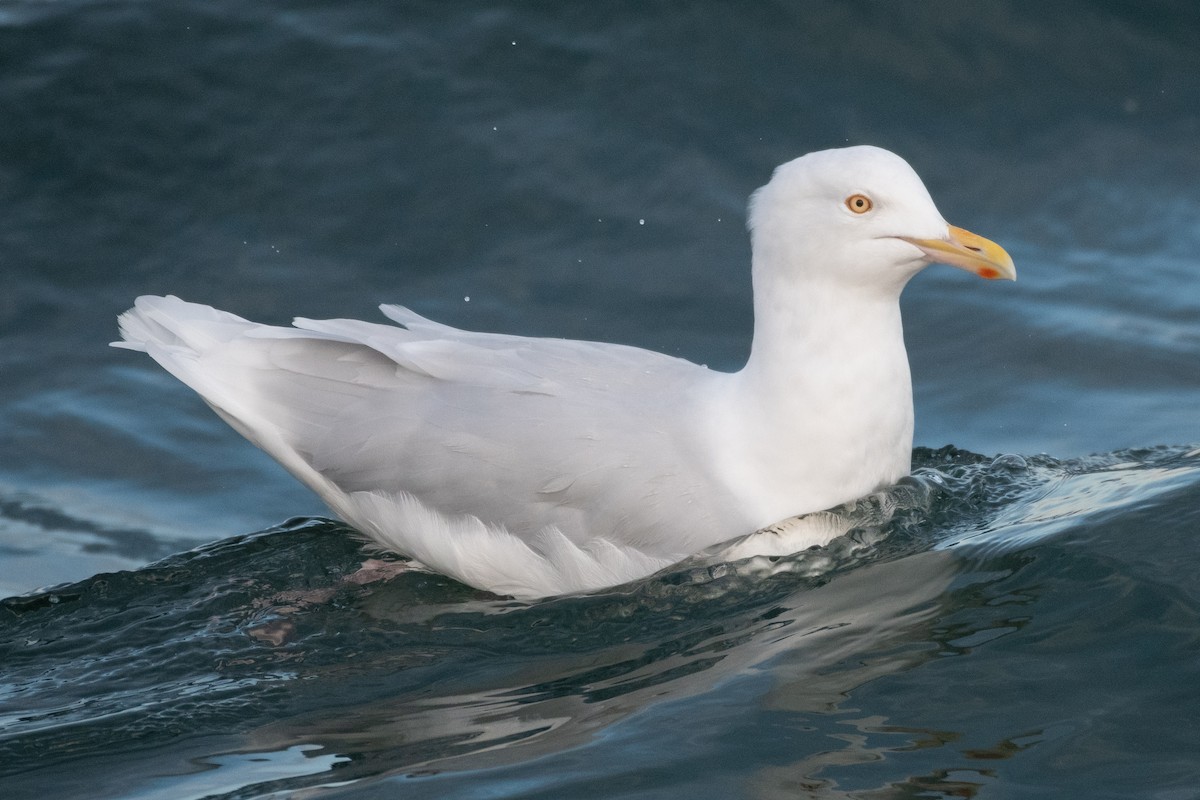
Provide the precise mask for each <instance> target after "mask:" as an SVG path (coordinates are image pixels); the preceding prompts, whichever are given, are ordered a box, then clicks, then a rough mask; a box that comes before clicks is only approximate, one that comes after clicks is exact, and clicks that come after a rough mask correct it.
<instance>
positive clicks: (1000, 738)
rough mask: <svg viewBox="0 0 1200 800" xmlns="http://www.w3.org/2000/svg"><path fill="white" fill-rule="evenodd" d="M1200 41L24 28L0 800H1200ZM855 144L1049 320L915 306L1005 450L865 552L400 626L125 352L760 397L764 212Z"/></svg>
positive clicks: (791, 26) (902, 498)
mask: <svg viewBox="0 0 1200 800" xmlns="http://www.w3.org/2000/svg"><path fill="white" fill-rule="evenodd" d="M1197 41H1200V13H1198V12H1197V10H1196V8H1195V6H1194V5H1193V4H1190V3H1168V2H1152V3H1137V4H1133V3H1130V4H1122V3H1112V2H1106V3H1082V2H1067V3H1059V4H1054V5H1051V6H1047V5H1044V4H1035V3H993V4H988V5H987V6H984V7H981V6H980V5H979V4H954V3H926V4H902V5H896V4H885V3H862V2H858V3H826V4H822V5H820V6H817V5H815V4H799V3H796V4H789V3H759V4H733V3H715V2H707V3H694V4H688V5H683V4H679V5H674V4H662V5H653V4H645V3H628V4H624V3H608V4H591V5H577V6H573V7H568V6H562V5H560V4H534V3H525V4H510V5H500V6H489V5H485V4H480V3H457V4H446V3H395V4H386V5H385V4H368V3H352V2H351V3H324V4H322V3H255V4H248V3H228V2H211V1H210V2H204V3H199V2H172V1H164V2H156V3H134V2H82V1H79V0H76V1H74V2H72V1H64V2H56V3H44V2H32V1H29V2H13V1H12V0H10V1H9V2H0V276H2V278H0V596H11V597H12V599H10V600H6V601H4V602H3V604H2V605H0V796H3V797H5V798H8V797H17V798H23V797H38V798H40V797H47V796H54V797H78V798H93V797H136V798H159V797H161V798H200V797H207V796H221V797H287V796H292V795H296V796H304V797H309V796H320V797H393V796H403V797H438V798H443V797H463V798H475V797H478V798H484V797H486V798H496V797H545V798H557V797H656V798H658V797H662V798H668V797H669V798H674V797H680V796H697V797H714V798H717V797H720V798H728V797H754V798H760V797H761V798H776V797H789V798H790V797H813V798H872V799H874V798H885V797H886V798H893V797H894V798H916V797H922V798H925V797H971V796H979V797H989V798H990V797H1003V798H1009V797H1022V798H1024V797H1046V798H1062V797H1089V798H1117V797H1121V798H1158V799H1160V800H1192V799H1194V798H1200V746H1197V741H1200V699H1198V697H1200V696H1198V695H1197V693H1196V690H1195V687H1196V686H1200V675H1197V673H1198V671H1200V619H1198V613H1200V583H1198V582H1197V579H1196V575H1197V574H1198V573H1200V544H1198V543H1197V540H1196V538H1197V534H1198V528H1200V525H1198V521H1200V520H1198V517H1197V508H1198V501H1200V454H1197V453H1196V452H1195V447H1196V445H1195V443H1197V442H1200V415H1198V414H1197V402H1196V400H1197V397H1198V390H1200V326H1198V321H1200V279H1198V277H1197V276H1198V275H1200V256H1198V255H1197V253H1198V252H1200V222H1198V221H1197V220H1200V191H1198V190H1197V185H1198V184H1197V179H1198V176H1200V147H1198V146H1197V145H1198V143H1200V49H1198V48H1197V47H1196V42H1197ZM847 143H852V144H858V143H871V144H877V145H880V146H883V147H887V148H889V149H892V150H895V151H896V152H898V153H900V154H901V155H903V156H904V157H905V158H907V159H908V160H909V161H910V162H911V163H912V164H913V165H914V167H915V168H916V169H917V171H918V172H919V173H920V174H921V175H922V176H923V177H924V178H925V180H926V183H927V185H928V186H929V188H930V190H931V193H932V194H933V196H934V198H935V200H936V201H937V203H938V205H939V208H940V209H941V211H942V212H943V214H944V215H945V216H946V217H947V219H949V220H950V221H951V222H953V223H955V224H958V225H961V226H963V227H966V228H969V229H971V230H974V231H976V232H978V233H981V234H983V235H986V236H988V237H990V238H993V239H995V240H997V241H999V242H1000V243H1001V244H1003V245H1004V246H1005V247H1006V248H1007V249H1008V250H1009V251H1010V252H1011V253H1012V254H1013V256H1014V258H1015V259H1016V262H1017V266H1018V270H1019V273H1020V280H1019V281H1018V283H1016V284H1015V285H1003V286H999V285H995V284H987V283H983V282H980V281H977V280H972V279H971V278H970V277H969V276H967V275H964V274H962V273H961V272H959V271H956V270H949V269H945V268H936V267H935V268H931V269H930V270H928V271H927V272H926V273H925V274H923V275H921V276H919V277H918V278H917V279H916V280H915V281H914V282H913V284H912V285H911V286H910V287H909V289H908V290H907V292H906V294H905V299H904V310H905V317H906V332H907V340H908V344H909V351H910V356H911V360H912V363H913V377H914V385H915V386H914V388H915V395H916V398H915V399H916V410H917V442H918V444H919V445H922V446H923V447H928V448H941V447H942V446H943V445H946V444H948V443H949V444H953V445H955V446H957V447H958V448H962V450H926V449H921V450H918V452H917V454H916V457H915V463H916V465H917V466H918V475H917V478H916V479H915V480H914V481H913V482H912V483H910V484H909V485H906V486H902V487H900V488H899V489H897V490H895V491H894V492H893V493H891V494H888V495H886V496H885V497H884V498H882V499H877V501H876V502H877V503H878V504H881V505H883V506H886V507H888V508H892V507H893V506H894V507H895V508H896V509H898V510H897V511H896V516H895V517H894V519H892V520H891V521H890V522H888V523H884V524H882V525H879V526H867V527H866V528H864V529H863V530H861V531H859V532H857V533H856V534H854V535H853V536H852V537H851V538H850V539H848V540H844V541H842V542H839V543H835V545H833V546H831V548H830V549H828V550H826V551H816V552H808V553H803V554H799V555H797V556H794V557H791V558H787V559H780V560H778V561H776V562H772V563H758V562H754V563H746V564H734V565H727V566H724V567H720V568H716V569H710V568H708V567H701V566H695V565H683V566H680V567H678V568H675V569H673V570H668V571H667V572H666V573H664V574H663V575H659V576H655V577H652V578H650V579H647V580H645V581H643V582H639V583H638V584H636V585H632V586H628V587H622V588H621V589H619V590H614V591H611V592H605V593H601V594H598V595H595V596H589V597H576V598H565V599H558V600H551V601H545V602H542V603H535V604H520V603H513V602H510V601H505V600H502V599H497V598H493V597H490V596H487V595H483V594H479V593H477V592H474V591H473V590H469V589H467V588H465V587H462V586H461V585H458V584H455V583H454V582H452V581H449V580H447V579H444V578H440V577H437V576H431V575H428V574H424V573H420V572H413V571H409V572H405V573H403V574H401V575H399V576H398V577H395V578H392V579H390V580H380V581H370V582H364V581H366V580H367V579H368V578H370V577H373V576H372V575H364V574H362V573H360V572H358V570H359V568H360V566H361V565H362V563H363V561H364V559H367V558H370V557H372V554H371V553H369V552H366V551H364V550H363V549H362V548H361V547H360V546H359V544H358V543H357V541H356V540H355V539H354V538H353V537H352V536H350V535H349V534H348V533H347V531H346V530H345V529H344V528H342V527H340V526H338V525H336V524H333V523H328V522H323V521H307V522H305V521H293V522H290V523H286V524H281V523H282V521H283V520H287V519H289V518H293V517H307V516H310V515H314V514H320V513H322V509H321V506H320V504H319V503H318V502H317V501H316V500H315V498H313V497H311V496H310V495H309V494H308V493H307V492H306V491H305V490H303V489H301V488H300V487H298V486H297V485H295V484H294V483H293V482H292V480H291V479H290V478H288V477H287V476H286V475H285V474H284V473H283V472H282V470H280V469H278V468H277V467H275V466H274V465H273V464H272V463H271V462H270V461H269V460H268V459H267V458H266V457H265V456H262V455H261V454H259V453H258V452H257V451H256V450H254V449H253V448H252V447H250V446H249V445H247V444H246V443H245V442H243V441H242V440H241V439H240V438H239V437H238V436H237V435H236V434H235V433H233V432H232V431H229V430H227V429H226V428H225V426H224V425H223V423H221V422H220V421H219V420H217V419H216V418H215V417H214V416H213V415H212V414H211V412H209V411H208V410H207V408H206V407H204V405H203V404H202V403H201V402H200V401H199V400H197V399H196V398H195V397H194V396H192V395H191V394H190V393H189V392H188V390H186V389H185V388H184V387H182V386H181V385H179V384H177V383H176V382H175V381H174V379H172V378H170V377H169V376H167V375H166V374H165V373H162V372H161V371H159V370H158V369H157V368H156V367H154V366H153V364H152V363H150V362H149V360H148V359H144V358H138V357H137V356H136V355H135V354H130V353H125V352H119V351H115V350H111V349H109V348H107V347H106V343H107V342H108V341H109V340H110V339H112V338H114V337H115V335H116V332H115V316H116V314H117V313H119V312H120V311H122V310H124V309H125V308H126V307H127V306H128V305H129V303H130V301H131V300H132V298H133V297H134V296H136V295H138V294H144V293H174V294H178V295H181V296H183V297H185V298H187V299H190V300H195V301H200V302H205V303H211V304H213V305H216V306H218V307H222V308H227V309H229V310H231V311H234V312H236V313H239V314H242V315H244V316H248V317H251V318H254V319H259V320H263V321H268V322H277V323H282V322H286V321H287V320H288V319H289V318H290V317H291V316H293V315H297V314H302V315H305V316H311V317H322V316H355V317H370V316H371V315H372V314H374V313H375V312H374V306H375V305H376V304H378V303H380V302H399V303H403V304H405V305H408V306H411V307H412V308H414V309H415V310H417V311H419V312H421V313H424V314H427V315H429V316H432V317H434V318H436V319H439V320H441V321H445V322H448V323H451V324H455V325H460V326H463V327H472V328H479V329H487V330H500V331H507V332H515V333H526V334H535V335H556V336H569V337H577V338H588V339H601V340H609V341H619V342H626V343H631V344H637V345H641V346H645V347H651V348H654V349H658V350H663V351H666V352H669V353H674V354H678V355H682V356H685V357H688V358H691V359H694V360H697V361H700V362H703V363H707V364H710V365H712V366H716V367H721V368H736V367H737V366H738V365H739V363H740V360H741V359H743V358H744V357H745V354H746V352H747V351H748V345H749V333H750V321H751V316H750V294H749V280H748V270H747V259H748V256H749V247H748V243H747V240H746V236H745V232H744V227H743V226H744V220H745V214H744V207H745V200H746V196H747V195H748V194H749V192H750V191H752V190H753V189H754V188H755V187H756V186H758V185H760V184H761V183H763V182H765V180H766V179H767V177H768V176H769V174H770V171H771V169H772V168H773V167H774V166H775V165H776V164H778V163H780V162H782V161H785V160H787V159H790V158H792V157H795V156H797V155H799V154H801V153H803V152H807V151H810V150H814V149H820V148H823V147H830V146H837V145H841V144H847ZM468 298H469V299H468ZM972 453H983V454H987V455H983V456H975V455H972ZM996 453H1006V454H1013V455H1006V456H1002V457H1000V458H996V457H994V455H993V454H996ZM1016 454H1019V455H1016ZM1042 454H1049V455H1042ZM250 531H263V532H262V533H257V534H249V535H247V532H250ZM191 548H199V549H195V550H192V549H191ZM189 551H190V552H189ZM180 553H182V555H180ZM148 565H149V566H148ZM46 587H54V588H51V589H49V590H48V591H41V590H43V589H45V588H46Z"/></svg>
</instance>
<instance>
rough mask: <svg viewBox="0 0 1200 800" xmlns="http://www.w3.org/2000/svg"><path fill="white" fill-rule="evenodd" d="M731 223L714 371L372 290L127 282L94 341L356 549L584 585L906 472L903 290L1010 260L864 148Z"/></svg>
mask: <svg viewBox="0 0 1200 800" xmlns="http://www.w3.org/2000/svg"><path fill="white" fill-rule="evenodd" d="M749 228H750V233H751V239H752V246H753V263H752V278H753V284H754V312H755V322H754V339H753V344H752V348H751V353H750V357H749V359H748V361H747V363H746V365H745V367H744V368H743V369H741V370H739V371H738V372H733V373H723V372H717V371H713V370H709V369H707V368H705V367H702V366H698V365H695V364H692V363H690V362H687V361H684V360H682V359H678V358H673V357H670V356H666V355H662V354H659V353H655V352H651V351H647V350H642V349H638V348H634V347H626V346H622V345H615V344H605V343H597V342H581V341H570V340H562V339H536V338H527V337H519V336H508V335H501V334H490V333H475V332H469V331H462V330H458V329H455V328H451V327H448V326H445V325H440V324H438V323H436V322H432V321H430V320H427V319H424V318H423V317H420V316H419V315H417V314H415V313H413V312H412V311H409V310H407V309H404V308H402V307H399V306H383V307H381V308H382V311H383V314H384V315H385V316H386V317H387V318H388V319H389V320H390V321H391V324H387V323H375V322H365V321H359V320H344V319H343V320H320V321H318V320H308V319H297V320H295V322H294V323H293V327H275V326H268V325H260V324H258V323H254V322H250V321H247V320H244V319H242V318H240V317H237V316H234V315H232V314H229V313H227V312H223V311H218V310H216V309H213V308H210V307H208V306H203V305H197V304H193V303H186V302H184V301H182V300H179V299H178V298H174V297H141V298H138V300H137V302H136V304H135V307H134V308H133V309H131V310H130V311H128V312H126V313H125V314H123V315H122V316H121V319H120V327H121V334H122V337H123V341H122V342H118V343H116V344H117V345H118V346H123V347H128V348H131V349H135V350H142V351H145V352H146V353H148V354H149V355H150V356H151V357H153V358H154V359H155V360H156V361H157V362H158V363H159V364H161V365H162V366H163V367H164V368H166V369H167V370H168V371H170V372H171V373H172V374H174V375H175V376H176V377H178V378H179V379H180V380H182V381H183V382H184V383H186V384H187V385H188V386H190V387H191V388H192V389H194V390H195V391H196V392H197V393H199V394H200V396H201V397H202V398H204V400H205V401H206V402H207V403H208V404H209V405H210V406H211V407H212V408H213V409H214V410H215V411H216V412H217V413H218V414H219V415H220V416H221V417H222V418H223V419H225V420H226V421H227V422H228V423H229V424H230V425H231V426H233V427H234V428H235V429H236V430H238V431H239V432H240V433H241V434H242V435H244V436H245V437H246V438H247V439H249V440H250V441H251V442H253V443H254V444H256V445H258V446H259V447H261V448H262V449H263V450H265V451H266V452H267V453H269V454H270V455H271V456H273V457H274V458H275V459H277V460H278V461H279V462H280V463H281V464H282V465H283V466H284V467H285V468H286V469H288V470H289V471H290V472H291V473H292V474H293V475H295V476H296V477H297V478H298V479H300V480H301V481H302V482H303V483H305V484H306V485H307V486H309V487H310V488H311V489H312V490H313V491H315V492H316V493H317V494H318V495H320V496H321V498H322V499H323V500H324V501H325V502H326V503H327V504H328V505H329V506H330V507H331V508H332V509H333V510H334V511H335V512H336V513H337V514H338V515H339V516H341V517H342V518H343V519H345V520H346V521H347V522H349V523H350V524H351V525H353V526H354V527H356V528H357V529H358V530H360V531H361V532H362V533H364V534H365V535H366V536H368V537H369V538H370V539H371V540H373V541H374V542H376V543H377V544H379V545H380V546H382V547H385V548H388V549H392V550H395V551H397V552H400V553H402V554H404V555H406V556H409V557H411V558H413V559H415V560H417V561H419V562H421V563H422V564H424V565H425V566H427V567H429V568H431V569H434V570H436V571H439V572H442V573H444V574H447V575H450V576H452V577H455V578H457V579H459V580H461V581H463V582H465V583H468V584H471V585H473V586H476V587H478V588H481V589H486V590H489V591H493V592H496V593H498V594H507V595H514V596H519V597H539V596H548V595H555V594H563V593H569V592H578V591H587V590H593V589H598V588H602V587H605V586H612V585H616V584H620V583H624V582H626V581H629V580H633V579H635V578H638V577H642V576H644V575H647V574H650V573H652V572H654V571H657V570H658V569H660V568H662V567H664V566H667V565H669V564H671V563H674V562H676V561H678V560H680V559H682V558H685V557H687V556H689V555H691V554H693V553H696V552H698V551H700V550H703V549H705V548H708V547H710V546H712V545H716V544H719V543H721V542H724V541H727V540H730V539H734V538H737V537H739V536H743V535H745V534H749V533H751V532H753V531H755V530H757V529H759V528H762V527H764V526H766V525H770V524H772V523H775V522H778V521H780V520H782V519H784V518H786V517H790V516H794V515H798V514H804V513H808V512H814V511H820V510H823V509H827V508H830V507H832V506H835V505H838V504H840V503H843V502H847V501H850V500H853V499H855V498H858V497H861V496H863V495H865V494H868V493H870V492H872V491H874V490H876V489H878V488H881V487H883V486H887V485H889V484H891V483H893V482H895V481H896V480H897V479H899V478H901V477H902V476H904V475H906V474H907V473H908V471H909V467H910V457H911V450H912V431H913V407H912V387H911V380H910V376H909V367H908V358H907V354H906V352H905V348H904V339H903V331H902V327H901V319H900V306H899V297H900V293H901V291H902V289H903V288H904V286H905V284H906V283H907V282H908V280H909V279H910V278H911V277H912V276H913V275H915V274H916V273H917V272H918V271H920V270H921V269H922V268H923V267H924V266H926V265H927V264H929V263H931V262H933V261H941V262H945V263H950V264H953V265H955V266H959V267H962V268H964V269H968V270H970V271H973V272H976V273H977V274H980V275H982V276H984V277H988V278H997V277H1006V278H1013V277H1015V272H1014V271H1013V267H1012V261H1011V259H1009V258H1008V256H1007V254H1006V253H1004V251H1003V250H1002V249H1000V248H999V247H998V246H997V245H995V244H993V243H992V242H989V241H988V240H986V239H983V238H981V237H977V236H975V235H974V234H970V233H968V232H966V231H963V230H961V229H958V228H953V227H951V226H949V225H948V224H947V223H946V222H945V220H944V219H943V218H942V216H941V214H940V213H939V212H938V210H937V208H936V206H935V205H934V203H933V201H932V199H931V198H930V196H929V193H928V192H927V191H926V189H925V187H924V185H923V184H922V183H921V180H920V179H919V178H918V177H917V175H916V174H915V173H914V172H913V170H912V169H911V168H910V167H909V165H908V164H907V163H906V162H905V161H904V160H903V159H901V158H899V157H898V156H896V155H894V154H892V153H889V152H887V151H885V150H881V149H878V148H874V147H852V148H845V149H840V150H829V151H822V152H817V153H811V154H809V155H807V156H803V157H801V158H799V159H796V160H794V161H791V162H788V163H786V164H784V165H783V166H781V167H779V168H778V169H777V170H776V171H775V173H774V176H773V177H772V179H771V181H770V182H769V183H768V184H767V185H766V186H764V187H763V188H762V189H760V190H758V192H756V193H755V195H754V196H753V198H752V200H751V204H750V214H749ZM823 543H824V541H811V542H801V543H800V545H801V546H807V545H809V544H823Z"/></svg>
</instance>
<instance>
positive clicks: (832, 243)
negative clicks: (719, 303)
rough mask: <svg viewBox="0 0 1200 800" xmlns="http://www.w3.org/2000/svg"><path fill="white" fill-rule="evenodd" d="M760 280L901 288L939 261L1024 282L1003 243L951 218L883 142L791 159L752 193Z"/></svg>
mask: <svg viewBox="0 0 1200 800" xmlns="http://www.w3.org/2000/svg"><path fill="white" fill-rule="evenodd" d="M749 227H750V232H751V239H752V242H753V247H754V271H755V277H756V280H757V279H760V278H764V277H767V276H764V275H761V274H760V273H763V272H769V273H770V282H771V283H772V284H775V283H777V282H778V281H780V280H783V281H786V282H789V283H791V282H802V283H806V284H810V285H811V284H813V283H823V284H827V285H838V286H848V287H866V288H869V289H878V290H881V291H885V292H893V291H894V292H896V293H899V291H900V290H901V289H903V288H904V285H905V284H906V283H907V282H908V280H909V279H910V278H911V277H912V276H913V275H915V274H916V273H917V272H919V271H920V270H921V269H922V268H924V267H925V266H927V265H929V264H932V263H941V264H950V265H951V266H955V267H959V268H960V269H964V270H967V271H968V272H972V273H974V274H976V275H978V276H980V277H982V278H988V279H997V278H1006V279H1008V280H1015V279H1016V276H1017V273H1016V269H1015V268H1014V267H1013V262H1012V258H1010V257H1009V255H1008V253H1006V252H1005V251H1004V249H1003V248H1002V247H1000V246H999V245H998V244H996V243H995V242H992V241H989V240H988V239H985V238H983V237H982V236H978V235H976V234H974V233H971V232H970V231H966V230H963V229H962V228H957V227H954V226H953V225H950V224H948V223H947V222H946V220H945V219H944V218H943V217H942V215H941V213H940V212H938V210H937V206H935V205H934V203H933V199H932V198H931V197H930V196H929V191H928V190H927V189H926V188H925V184H923V183H922V182H921V179H920V178H919V177H917V173H916V172H914V171H913V169H912V167H910V166H909V165H908V162H906V161H905V160H904V159H902V158H900V157H899V156H897V155H896V154H894V153H890V152H888V151H887V150H883V149H880V148H878V147H869V146H860V147H846V148H841V149H837V150H822V151H820V152H816V153H809V154H808V155H806V156H801V157H800V158H797V159H795V160H794V161H789V162H788V163H786V164H783V165H782V166H780V167H779V168H777V169H776V170H775V174H774V175H773V176H772V177H771V181H770V182H769V183H768V184H767V185H766V186H764V187H762V188H761V189H759V190H758V191H757V192H755V193H754V196H753V197H752V198H751V201H750V217H749Z"/></svg>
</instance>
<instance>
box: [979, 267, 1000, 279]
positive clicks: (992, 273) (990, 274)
mask: <svg viewBox="0 0 1200 800" xmlns="http://www.w3.org/2000/svg"><path fill="white" fill-rule="evenodd" d="M979 277H981V278H987V279H988V280H989V281H994V280H996V278H999V277H1000V271H999V270H995V269H992V268H991V267H980V268H979Z"/></svg>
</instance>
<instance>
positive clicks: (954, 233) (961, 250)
mask: <svg viewBox="0 0 1200 800" xmlns="http://www.w3.org/2000/svg"><path fill="white" fill-rule="evenodd" d="M897 238H899V239H903V240H904V241H906V242H908V243H909V244H912V245H916V246H917V247H919V248H920V249H921V252H923V253H925V255H926V256H928V257H929V260H930V261H931V262H933V263H935V264H949V265H950V266H952V267H958V268H959V269H965V270H966V271H967V272H974V273H975V274H976V275H978V276H979V277H981V278H987V279H988V280H996V279H998V278H1005V279H1007V280H1010V281H1015V280H1016V279H1017V268H1016V267H1014V266H1013V260H1012V256H1010V255H1009V254H1008V253H1006V252H1005V250H1004V248H1003V247H1001V246H1000V245H998V244H996V243H995V242H993V241H992V240H991V239H985V238H983V237H982V236H980V235H978V234H975V233H971V232H970V231H965V230H963V229H962V228H956V227H954V226H953V225H951V226H950V231H949V233H948V234H947V236H946V238H945V239H913V238H910V237H908V236H899V237H897Z"/></svg>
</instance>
